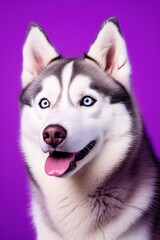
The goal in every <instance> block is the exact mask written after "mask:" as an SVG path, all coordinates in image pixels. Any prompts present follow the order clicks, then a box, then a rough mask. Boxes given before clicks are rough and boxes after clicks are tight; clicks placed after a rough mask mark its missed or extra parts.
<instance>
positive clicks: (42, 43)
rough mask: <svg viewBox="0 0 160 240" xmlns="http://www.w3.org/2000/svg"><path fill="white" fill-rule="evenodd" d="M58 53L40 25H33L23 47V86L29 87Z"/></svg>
mask: <svg viewBox="0 0 160 240" xmlns="http://www.w3.org/2000/svg"><path fill="white" fill-rule="evenodd" d="M56 57H58V54H57V52H56V51H55V49H54V48H53V46H52V45H51V43H50V41H49V39H48V37H47V36H46V34H45V32H44V30H43V29H42V28H41V27H40V26H39V25H38V24H35V23H33V24H31V26H30V28H29V31H28V35H27V39H26V42H25V44H24V47H23V70H22V85H23V87H25V86H27V85H28V84H29V83H30V82H32V81H33V80H34V79H35V78H36V76H37V75H38V74H39V73H40V72H41V71H42V70H43V69H44V68H45V67H46V66H47V64H48V63H49V62H50V61H51V60H52V59H54V58H56Z"/></svg>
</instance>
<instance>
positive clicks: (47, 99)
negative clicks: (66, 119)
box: [38, 98, 50, 109]
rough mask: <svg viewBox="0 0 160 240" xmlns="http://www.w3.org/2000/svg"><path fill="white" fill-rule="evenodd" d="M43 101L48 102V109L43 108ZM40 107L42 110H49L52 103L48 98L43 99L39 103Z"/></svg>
mask: <svg viewBox="0 0 160 240" xmlns="http://www.w3.org/2000/svg"><path fill="white" fill-rule="evenodd" d="M43 101H47V102H48V105H47V106H46V107H42V105H41V104H42V102H43ZM38 105H39V107H40V108H42V109H46V108H49V107H50V102H49V100H48V99H47V98H42V99H41V100H40V101H39V103H38Z"/></svg>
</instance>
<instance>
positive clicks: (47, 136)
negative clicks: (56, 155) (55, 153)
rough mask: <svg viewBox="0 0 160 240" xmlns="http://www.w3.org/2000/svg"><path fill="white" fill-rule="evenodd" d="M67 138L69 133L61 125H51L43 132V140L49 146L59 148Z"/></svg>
mask: <svg viewBox="0 0 160 240" xmlns="http://www.w3.org/2000/svg"><path fill="white" fill-rule="evenodd" d="M66 136H67V131H66V130H65V129H64V128H63V127H62V126H60V125H49V126H48V127H46V128H45V129H44V131H43V139H44V141H45V142H46V143H47V144H48V145H51V146H53V147H54V148H55V147H57V146H58V145H59V144H60V143H62V142H63V140H64V139H65V138H66Z"/></svg>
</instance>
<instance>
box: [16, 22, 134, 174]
mask: <svg viewBox="0 0 160 240" xmlns="http://www.w3.org/2000/svg"><path fill="white" fill-rule="evenodd" d="M23 59H24V60H23V72H22V82H23V87H24V89H23V91H22V94H21V97H20V100H21V104H22V111H23V116H24V117H23V122H22V128H23V132H24V134H23V138H28V137H29V136H31V137H30V138H31V142H32V141H35V142H37V146H38V147H37V149H38V150H37V151H42V152H43V153H45V154H44V166H45V172H46V173H47V174H48V175H50V176H57V177H62V176H63V177H64V176H71V175H73V174H75V173H76V172H77V171H78V170H80V169H82V167H83V166H84V165H86V164H87V163H89V162H91V161H94V160H95V158H96V156H97V155H99V154H101V153H102V152H103V147H104V145H107V146H111V145H112V143H113V142H114V143H115V142H117V147H118V146H120V145H121V142H122V139H124V138H125V137H126V136H127V137H126V143H125V145H127V144H129V142H130V138H131V137H130V136H131V131H132V128H133V122H132V119H131V115H132V114H133V112H132V111H133V107H132V105H133V103H132V99H131V96H130V94H129V88H130V87H129V76H130V64H129V61H128V56H127V51H126V47H125V42H124V40H123V38H122V36H121V32H120V29H119V26H118V23H117V21H116V20H115V19H113V18H111V19H108V20H107V21H106V22H105V24H104V25H103V27H102V29H101V30H100V32H99V34H98V36H97V38H96V40H95V42H94V43H93V45H92V46H91V48H90V49H89V51H88V53H87V55H86V56H85V57H83V58H78V59H66V58H62V57H60V56H59V55H58V54H57V52H56V51H55V50H54V48H53V47H52V46H51V44H50V42H49V40H48V38H47V37H46V35H45V33H44V31H43V30H42V29H41V28H40V27H39V26H38V25H35V24H33V25H31V27H30V30H29V33H28V36H27V39H26V42H25V45H24V50H23ZM22 141H23V140H22ZM121 147H122V148H123V147H124V148H125V146H123V144H122V146H121ZM108 151H109V148H108ZM36 161H38V159H37V160H36Z"/></svg>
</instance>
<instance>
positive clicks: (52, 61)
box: [47, 55, 62, 65]
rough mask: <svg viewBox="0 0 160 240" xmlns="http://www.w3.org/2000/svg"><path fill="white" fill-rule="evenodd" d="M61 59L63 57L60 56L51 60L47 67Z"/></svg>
mask: <svg viewBox="0 0 160 240" xmlns="http://www.w3.org/2000/svg"><path fill="white" fill-rule="evenodd" d="M61 58H62V55H59V56H57V57H55V58H53V59H51V60H50V61H49V63H48V64H47V65H49V64H51V63H52V62H54V61H56V60H59V59H61Z"/></svg>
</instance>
